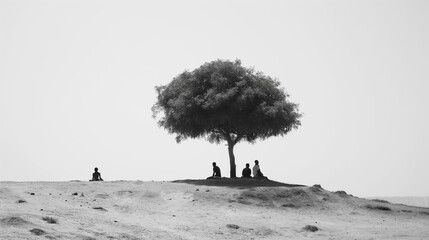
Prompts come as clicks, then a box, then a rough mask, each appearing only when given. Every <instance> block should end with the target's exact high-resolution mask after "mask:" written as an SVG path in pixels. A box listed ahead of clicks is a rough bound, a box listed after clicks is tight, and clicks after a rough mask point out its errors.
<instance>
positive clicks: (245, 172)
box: [241, 163, 252, 178]
mask: <svg viewBox="0 0 429 240" xmlns="http://www.w3.org/2000/svg"><path fill="white" fill-rule="evenodd" d="M251 174H252V170H250V164H248V163H246V167H245V168H244V169H243V172H241V177H242V178H252V176H251Z"/></svg>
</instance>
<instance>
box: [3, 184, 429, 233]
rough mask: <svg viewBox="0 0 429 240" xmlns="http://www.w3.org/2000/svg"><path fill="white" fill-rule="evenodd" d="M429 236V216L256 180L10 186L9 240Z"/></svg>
mask: <svg viewBox="0 0 429 240" xmlns="http://www.w3.org/2000/svg"><path fill="white" fill-rule="evenodd" d="M217 185H221V186H217ZM427 226H429V209H427V208H419V207H411V206H404V205H395V204H389V203H385V202H383V201H373V200H366V199H360V198H356V197H353V196H351V195H348V194H347V193H345V192H329V191H326V190H324V189H321V188H318V187H306V186H299V185H289V184H282V183H277V182H270V181H266V182H265V181H261V180H253V179H249V180H244V179H217V180H183V181H177V182H141V181H116V182H79V181H72V182H1V183H0V239H81V240H91V239H429V228H428V227H427Z"/></svg>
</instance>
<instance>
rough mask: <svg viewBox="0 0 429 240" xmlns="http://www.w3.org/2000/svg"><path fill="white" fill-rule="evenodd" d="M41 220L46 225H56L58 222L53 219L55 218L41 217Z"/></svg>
mask: <svg viewBox="0 0 429 240" xmlns="http://www.w3.org/2000/svg"><path fill="white" fill-rule="evenodd" d="M42 219H43V221H45V222H47V223H50V224H56V223H58V220H57V219H55V218H51V217H43V218H42Z"/></svg>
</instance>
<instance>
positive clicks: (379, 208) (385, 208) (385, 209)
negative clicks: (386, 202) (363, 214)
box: [365, 204, 392, 211]
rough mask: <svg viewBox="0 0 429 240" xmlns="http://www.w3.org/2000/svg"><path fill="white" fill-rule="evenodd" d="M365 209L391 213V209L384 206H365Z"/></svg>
mask: <svg viewBox="0 0 429 240" xmlns="http://www.w3.org/2000/svg"><path fill="white" fill-rule="evenodd" d="M365 207H366V208H368V209H371V210H381V211H392V209H390V208H389V207H386V206H381V205H369V204H367V205H365Z"/></svg>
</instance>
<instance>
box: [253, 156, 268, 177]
mask: <svg viewBox="0 0 429 240" xmlns="http://www.w3.org/2000/svg"><path fill="white" fill-rule="evenodd" d="M253 178H260V179H261V178H262V179H267V177H264V174H262V172H261V169H260V168H259V161H258V160H255V166H253Z"/></svg>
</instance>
